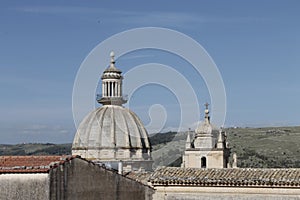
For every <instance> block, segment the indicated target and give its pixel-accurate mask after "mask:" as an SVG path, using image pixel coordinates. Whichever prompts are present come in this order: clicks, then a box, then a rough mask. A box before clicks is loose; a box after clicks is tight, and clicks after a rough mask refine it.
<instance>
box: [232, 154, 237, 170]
mask: <svg viewBox="0 0 300 200" xmlns="http://www.w3.org/2000/svg"><path fill="white" fill-rule="evenodd" d="M232 159H233V162H232V168H237V156H236V153H233V155H232Z"/></svg>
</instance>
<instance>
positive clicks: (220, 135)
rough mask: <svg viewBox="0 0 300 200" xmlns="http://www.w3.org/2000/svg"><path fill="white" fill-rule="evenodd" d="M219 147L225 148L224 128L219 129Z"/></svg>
mask: <svg viewBox="0 0 300 200" xmlns="http://www.w3.org/2000/svg"><path fill="white" fill-rule="evenodd" d="M217 148H218V149H223V148H224V144H223V134H222V130H220V131H219V136H218V142H217Z"/></svg>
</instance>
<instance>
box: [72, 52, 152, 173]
mask: <svg viewBox="0 0 300 200" xmlns="http://www.w3.org/2000/svg"><path fill="white" fill-rule="evenodd" d="M110 56H111V60H110V66H109V67H108V68H107V69H106V70H105V71H104V72H103V74H102V77H101V79H102V96H100V95H99V97H100V98H97V101H98V103H101V104H102V105H103V106H102V107H99V108H97V109H95V110H94V111H92V112H90V113H89V114H88V115H87V116H86V117H85V118H84V119H83V121H82V122H81V123H80V125H79V127H78V129H77V132H76V135H75V138H74V141H73V145H72V154H73V155H79V156H81V157H83V158H86V159H88V160H93V161H94V162H96V163H101V164H105V165H107V166H108V167H112V168H114V169H115V168H116V163H117V165H118V166H119V163H121V164H120V165H122V166H123V167H120V168H122V169H123V168H124V170H126V171H131V170H142V169H144V170H147V171H148V170H149V171H150V170H152V164H153V160H152V157H151V144H150V142H149V138H148V133H147V131H146V129H145V127H144V125H143V123H142V122H141V120H140V119H139V118H138V116H137V115H136V114H135V113H134V112H132V111H130V110H129V109H127V108H124V107H123V104H124V103H126V102H127V100H126V99H124V96H123V94H122V80H123V76H122V74H121V73H122V72H121V70H119V69H117V68H116V66H115V60H114V53H113V52H112V53H111V54H110Z"/></svg>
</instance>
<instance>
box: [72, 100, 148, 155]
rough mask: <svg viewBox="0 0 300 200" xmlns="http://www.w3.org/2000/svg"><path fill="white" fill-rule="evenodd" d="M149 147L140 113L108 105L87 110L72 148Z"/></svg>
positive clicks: (145, 148)
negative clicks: (139, 116) (88, 111)
mask: <svg viewBox="0 0 300 200" xmlns="http://www.w3.org/2000/svg"><path fill="white" fill-rule="evenodd" d="M104 148H108V149H115V148H122V149H142V150H143V151H146V152H147V151H148V150H150V148H151V147H150V143H149V139H148V134H147V131H146V129H145V128H144V125H143V124H142V122H141V120H140V119H139V118H138V116H137V115H136V114H135V113H134V112H132V111H130V110H129V109H127V108H124V107H122V106H115V105H105V106H102V107H100V108H97V109H96V110H94V111H92V112H91V113H90V114H88V115H87V116H86V117H85V118H84V120H83V121H82V122H81V124H80V125H79V128H78V129H77V133H76V135H75V139H74V143H73V148H72V149H73V150H80V149H84V150H89V149H93V150H94V149H99V150H100V149H104Z"/></svg>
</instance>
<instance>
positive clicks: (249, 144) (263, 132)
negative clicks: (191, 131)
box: [0, 127, 300, 168]
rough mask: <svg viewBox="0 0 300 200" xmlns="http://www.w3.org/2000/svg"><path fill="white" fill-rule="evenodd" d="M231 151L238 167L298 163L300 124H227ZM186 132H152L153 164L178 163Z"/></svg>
mask: <svg viewBox="0 0 300 200" xmlns="http://www.w3.org/2000/svg"><path fill="white" fill-rule="evenodd" d="M226 131H227V135H228V141H229V145H230V147H231V152H236V153H237V156H238V166H239V167H256V168H258V167H265V168H282V167H289V168H291V167H297V168H299V167H300V127H276V128H274V127H270V128H228V129H226ZM186 135H187V133H186V132H180V133H175V132H168V133H158V134H155V135H151V137H150V141H151V143H152V147H153V150H152V156H153V159H154V166H155V167H157V166H166V165H169V166H180V164H181V156H182V154H183V152H184V149H185V140H186ZM62 154H71V144H50V143H47V144H17V145H4V144H3V145H0V155H62Z"/></svg>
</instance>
